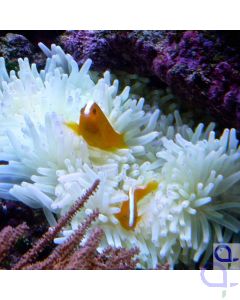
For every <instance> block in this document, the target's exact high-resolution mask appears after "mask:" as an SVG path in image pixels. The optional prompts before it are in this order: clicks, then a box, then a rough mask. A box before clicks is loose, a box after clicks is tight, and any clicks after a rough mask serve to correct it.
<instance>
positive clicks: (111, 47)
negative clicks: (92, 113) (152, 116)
mask: <svg viewBox="0 0 240 300" xmlns="http://www.w3.org/2000/svg"><path fill="white" fill-rule="evenodd" d="M61 43H62V45H63V47H64V48H65V49H66V51H68V52H69V53H70V54H72V55H73V56H74V58H75V59H76V60H77V61H78V62H79V63H82V62H83V61H85V60H86V59H87V58H89V57H90V58H92V60H93V62H94V68H95V69H96V70H101V71H102V70H104V69H106V68H110V69H112V70H113V71H114V70H124V71H127V72H130V73H137V74H139V75H145V76H153V77H157V78H158V79H160V81H161V82H164V83H166V84H167V85H168V86H169V87H170V88H171V89H172V91H173V92H174V93H175V94H176V95H177V96H179V98H181V99H182V100H184V101H186V103H187V104H188V105H189V106H190V107H192V108H196V107H197V108H201V109H204V110H205V111H206V113H208V112H210V113H211V115H212V117H213V118H214V119H215V120H216V121H218V123H219V124H220V125H222V126H225V127H236V128H237V129H238V130H239V129H240V56H239V54H238V51H237V50H236V49H235V48H233V47H232V46H229V45H228V43H226V41H225V40H224V38H223V35H222V34H221V33H220V32H213V31H106V30H104V31H68V32H66V33H65V34H64V35H63V36H62V37H61Z"/></svg>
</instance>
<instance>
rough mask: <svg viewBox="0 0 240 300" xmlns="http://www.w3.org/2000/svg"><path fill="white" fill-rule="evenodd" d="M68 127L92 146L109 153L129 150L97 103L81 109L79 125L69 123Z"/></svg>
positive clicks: (121, 135) (121, 136)
mask: <svg viewBox="0 0 240 300" xmlns="http://www.w3.org/2000/svg"><path fill="white" fill-rule="evenodd" d="M66 125H67V126H68V127H69V128H71V129H72V130H73V131H74V132H75V133H76V134H78V135H81V136H82V137H83V138H84V139H85V141H86V142H87V143H88V144H89V145H90V146H93V147H97V148H100V149H102V150H107V151H109V150H114V149H119V148H127V145H126V143H125V142H124V138H123V134H120V133H117V132H116V131H115V130H114V129H113V127H112V126H111V124H110V122H109V121H108V119H107V117H106V116H105V115H104V113H103V112H102V110H101V108H100V107H99V106H98V104H97V103H93V102H91V101H90V102H89V103H88V104H87V105H86V106H84V107H83V108H82V109H81V111H80V118H79V124H77V123H74V122H68V123H66Z"/></svg>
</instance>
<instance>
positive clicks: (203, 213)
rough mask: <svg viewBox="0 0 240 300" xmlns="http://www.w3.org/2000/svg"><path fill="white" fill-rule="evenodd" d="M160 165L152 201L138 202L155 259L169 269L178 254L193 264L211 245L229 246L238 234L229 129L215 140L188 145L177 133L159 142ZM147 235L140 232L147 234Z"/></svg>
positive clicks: (237, 159)
mask: <svg viewBox="0 0 240 300" xmlns="http://www.w3.org/2000/svg"><path fill="white" fill-rule="evenodd" d="M162 142H163V146H164V150H162V151H160V152H158V153H157V156H158V157H159V158H161V159H163V160H164V161H165V163H164V164H163V167H162V169H161V174H160V176H159V188H158V191H157V192H156V194H155V197H154V200H152V201H148V199H147V198H145V199H144V201H143V202H142V203H141V205H140V208H139V213H140V215H142V216H143V220H142V222H141V228H140V230H141V231H148V234H150V235H151V240H152V242H153V243H154V244H155V246H156V249H159V253H158V255H159V260H160V261H168V262H169V263H170V264H171V265H173V264H174V262H175V261H177V260H178V257H179V255H180V257H181V259H182V260H183V261H184V262H187V263H190V262H191V260H193V261H195V262H198V261H199V259H200V257H201V255H202V254H203V253H204V252H205V251H207V252H206V258H207V257H208V256H209V255H210V254H211V251H212V243H213V241H215V242H216V241H218V242H228V241H229V239H230V238H231V236H232V234H233V233H238V232H239V231H240V221H239V216H240V210H239V208H240V202H239V195H240V185H239V181H240V171H239V170H240V148H239V147H238V140H237V139H236V131H235V130H234V129H232V130H230V131H229V130H228V129H226V130H225V131H224V133H223V135H222V136H221V138H220V139H216V138H215V133H214V132H213V131H212V132H210V134H209V138H208V140H199V141H195V143H193V142H189V141H187V140H186V139H184V138H183V137H182V136H181V135H180V134H177V135H176V138H175V141H173V140H169V139H167V138H163V139H162ZM146 234H147V233H145V234H144V236H146Z"/></svg>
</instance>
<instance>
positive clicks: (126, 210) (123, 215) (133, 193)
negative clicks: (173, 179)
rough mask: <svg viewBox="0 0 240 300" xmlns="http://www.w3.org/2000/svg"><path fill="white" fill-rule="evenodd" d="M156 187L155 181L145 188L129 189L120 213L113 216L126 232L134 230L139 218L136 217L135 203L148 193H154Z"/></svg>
mask: <svg viewBox="0 0 240 300" xmlns="http://www.w3.org/2000/svg"><path fill="white" fill-rule="evenodd" d="M157 187H158V183H157V182H156V181H150V182H149V183H148V184H147V185H145V186H140V187H137V188H135V189H130V191H129V200H128V201H126V202H123V204H122V207H121V211H120V212H119V213H118V214H116V215H115V217H116V218H117V219H118V220H119V222H120V224H121V225H122V227H123V228H125V229H127V230H131V229H134V228H135V227H136V225H137V223H138V222H139V221H140V219H141V217H139V216H138V211H137V203H138V202H139V201H140V200H141V199H142V198H144V197H145V196H146V195H148V194H149V193H151V192H153V191H155V190H156V189H157Z"/></svg>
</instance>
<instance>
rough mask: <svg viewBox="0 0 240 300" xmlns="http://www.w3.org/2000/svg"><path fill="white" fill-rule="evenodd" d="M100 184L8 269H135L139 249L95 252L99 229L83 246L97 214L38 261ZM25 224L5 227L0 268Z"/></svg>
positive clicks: (2, 235)
mask: <svg viewBox="0 0 240 300" xmlns="http://www.w3.org/2000/svg"><path fill="white" fill-rule="evenodd" d="M98 185H99V180H96V181H95V182H94V184H93V185H92V186H91V187H90V188H89V189H88V190H87V191H86V193H85V194H84V195H83V196H82V197H81V198H79V199H78V200H77V201H76V202H75V203H74V205H73V206H72V207H71V208H70V210H69V211H68V212H67V213H66V214H65V215H64V216H63V217H61V218H60V219H59V221H58V223H57V225H56V226H55V227H50V228H49V230H48V231H47V232H46V233H45V234H43V236H42V237H41V238H40V239H39V240H37V241H36V242H35V244H34V245H33V246H32V247H31V248H30V249H29V250H28V251H27V252H26V253H25V254H24V255H23V256H21V257H20V258H19V260H18V261H17V262H16V263H15V264H14V265H13V266H12V267H11V268H12V269H13V270H50V269H51V270H84V269H85V270H86V269H88V270H89V269H95V270H97V269H99V270H124V269H128V270H129V269H136V268H137V262H138V260H137V259H135V258H134V257H135V255H137V254H138V249H136V248H133V249H130V250H129V249H124V248H113V247H108V248H106V249H105V250H104V251H103V252H101V253H100V252H98V251H97V248H98V246H99V242H100V240H101V238H102V235H103V232H102V230H101V229H99V228H95V229H93V230H92V231H90V233H89V235H88V238H87V240H86V241H85V242H84V243H83V244H82V241H83V238H84V237H85V236H86V233H87V231H88V230H89V228H90V226H91V224H92V223H93V222H94V221H95V220H96V218H97V217H98V214H99V213H98V211H94V212H93V213H91V214H90V215H89V216H88V217H87V218H86V219H85V221H84V222H83V223H82V224H80V225H79V227H78V229H77V230H76V231H75V232H74V233H73V234H72V235H70V236H69V238H68V239H67V240H66V241H65V242H64V243H63V244H61V245H58V246H56V247H55V248H54V249H53V250H52V251H51V252H50V254H48V255H47V256H46V257H45V258H43V259H39V257H40V255H41V254H42V252H43V251H44V250H45V249H46V247H47V246H49V245H50V244H51V243H52V242H53V240H54V238H55V237H57V236H58V234H59V233H60V232H61V231H62V229H63V228H64V227H65V226H66V225H67V224H68V223H69V222H70V221H71V219H72V218H73V217H74V216H75V215H76V213H77V212H78V211H79V210H80V209H81V208H82V207H83V206H84V204H85V203H86V201H87V200H88V199H89V197H90V196H92V195H93V193H94V192H95V191H96V189H97V188H98ZM28 229H29V228H28V226H27V225H26V223H23V224H20V225H18V226H17V227H16V228H13V227H12V226H6V227H5V228H4V229H2V231H1V232H0V267H1V268H3V265H4V261H6V260H7V259H9V256H10V255H11V250H12V249H13V247H14V246H15V245H16V243H17V242H18V240H19V239H20V238H22V237H23V236H24V235H25V234H26V233H27V231H28Z"/></svg>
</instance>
